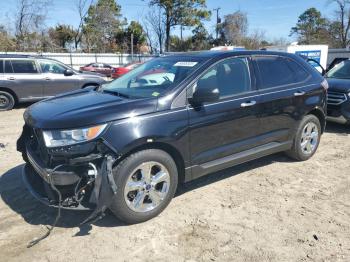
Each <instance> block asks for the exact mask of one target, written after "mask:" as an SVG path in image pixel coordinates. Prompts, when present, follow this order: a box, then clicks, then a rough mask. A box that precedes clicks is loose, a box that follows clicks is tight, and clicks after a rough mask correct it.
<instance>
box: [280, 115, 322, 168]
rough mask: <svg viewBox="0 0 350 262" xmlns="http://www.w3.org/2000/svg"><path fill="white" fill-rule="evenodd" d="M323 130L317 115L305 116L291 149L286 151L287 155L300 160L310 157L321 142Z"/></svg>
mask: <svg viewBox="0 0 350 262" xmlns="http://www.w3.org/2000/svg"><path fill="white" fill-rule="evenodd" d="M307 129H308V130H307ZM316 129H317V130H316ZM310 130H311V132H309V131H310ZM321 130H322V129H321V124H320V120H319V119H318V118H317V117H316V116H314V115H307V116H305V117H304V118H303V119H302V120H301V122H300V124H299V127H298V129H297V132H296V135H295V138H294V141H293V145H292V148H291V150H289V151H287V152H286V153H287V155H288V156H290V157H291V158H293V159H295V160H298V161H306V160H308V159H310V158H311V157H312V156H313V155H314V154H315V152H316V151H317V148H318V146H319V144H320V139H321V132H322V131H321ZM304 145H305V146H304Z"/></svg>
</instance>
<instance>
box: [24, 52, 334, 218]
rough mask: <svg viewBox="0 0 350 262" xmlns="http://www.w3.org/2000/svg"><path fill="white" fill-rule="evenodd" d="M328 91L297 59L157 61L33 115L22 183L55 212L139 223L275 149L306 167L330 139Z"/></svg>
mask: <svg viewBox="0 0 350 262" xmlns="http://www.w3.org/2000/svg"><path fill="white" fill-rule="evenodd" d="M159 69H162V72H161V73H159ZM151 72H156V73H154V74H152V73H151ZM326 88H327V82H326V81H325V80H324V78H323V77H322V76H321V75H320V74H319V73H318V72H317V71H316V70H314V69H313V68H312V67H311V66H310V65H309V64H308V63H306V62H305V60H303V59H302V58H300V57H297V56H295V55H293V54H285V53H277V52H259V51H240V52H238V51H237V52H200V53H184V54H177V55H173V56H165V57H161V58H156V59H153V60H151V61H149V62H147V63H145V64H143V65H140V66H139V67H138V68H136V69H135V70H133V71H131V72H129V73H127V74H126V75H124V76H121V77H120V78H118V79H116V80H114V81H112V82H110V83H108V84H104V85H102V86H101V87H100V88H99V89H89V90H79V91H75V92H72V93H66V94H63V95H60V96H57V97H55V98H51V99H48V100H45V101H41V102H39V103H37V104H35V105H32V106H31V107H29V108H28V109H27V110H26V111H25V113H24V119H25V126H24V129H23V133H22V135H21V137H20V138H19V140H18V142H17V148H18V151H20V152H21V153H22V154H23V158H24V160H25V161H26V163H27V164H26V166H25V168H24V172H23V176H24V181H25V183H26V185H27V187H28V188H29V190H30V191H31V192H32V193H33V195H34V196H36V197H37V198H38V199H39V200H40V201H42V202H43V203H46V204H47V205H50V206H56V207H59V208H62V207H63V208H67V209H76V210H79V209H80V210H81V209H95V211H94V212H93V213H92V215H91V217H90V218H91V219H93V218H94V216H95V215H96V216H99V215H100V214H101V213H103V212H104V210H105V209H106V208H110V209H111V210H112V212H113V213H114V214H115V215H116V216H117V217H119V218H120V219H121V220H123V221H125V222H127V223H138V222H142V221H146V220H148V219H151V218H152V217H154V216H156V215H158V214H159V213H160V212H161V211H162V210H163V209H165V207H166V206H167V205H168V204H169V202H170V201H171V199H172V198H173V196H174V194H175V191H176V188H177V186H178V183H181V182H187V181H191V180H193V179H196V178H198V177H201V176H204V175H206V174H209V173H212V172H215V171H218V170H221V169H224V168H228V167H231V166H233V165H237V164H240V163H243V162H247V161H251V160H254V159H257V158H260V157H263V156H266V155H270V154H273V153H277V152H282V151H285V152H287V153H288V155H289V156H291V157H293V158H294V159H296V160H300V161H304V160H307V159H309V158H311V157H312V156H313V155H314V153H315V152H316V150H317V148H318V145H319V142H320V139H321V134H322V133H323V131H324V129H325V111H326V93H327V90H326Z"/></svg>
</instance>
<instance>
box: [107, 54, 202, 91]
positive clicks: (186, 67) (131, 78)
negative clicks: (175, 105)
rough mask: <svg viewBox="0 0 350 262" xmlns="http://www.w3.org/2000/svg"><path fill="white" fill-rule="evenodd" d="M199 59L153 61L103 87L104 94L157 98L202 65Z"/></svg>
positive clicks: (177, 57) (162, 59) (177, 58)
mask: <svg viewBox="0 0 350 262" xmlns="http://www.w3.org/2000/svg"><path fill="white" fill-rule="evenodd" d="M201 61H202V59H200V58H199V57H195V58H191V57H180V56H168V57H162V58H156V59H152V60H151V61H149V62H147V63H144V64H142V65H140V66H138V67H137V68H136V69H134V70H132V71H130V72H128V73H127V74H125V75H123V76H121V77H120V78H118V79H116V80H114V81H112V82H110V83H108V84H104V85H103V86H102V91H103V92H109V93H114V94H116V95H119V96H123V97H127V98H148V97H157V96H160V95H162V94H163V93H165V91H166V90H170V89H172V88H174V87H175V86H176V85H177V84H179V83H180V82H181V81H182V80H184V79H185V78H186V77H187V76H188V75H189V74H190V73H191V72H193V71H194V70H195V69H196V68H197V67H198V66H199V65H200V64H201Z"/></svg>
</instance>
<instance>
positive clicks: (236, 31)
mask: <svg viewBox="0 0 350 262" xmlns="http://www.w3.org/2000/svg"><path fill="white" fill-rule="evenodd" d="M222 30H223V34H224V36H225V40H226V41H227V42H229V43H230V44H233V45H241V44H242V41H243V39H244V38H245V37H246V35H247V32H248V18H247V14H246V13H244V12H241V11H236V12H234V13H233V14H229V15H225V20H224V23H223V25H222Z"/></svg>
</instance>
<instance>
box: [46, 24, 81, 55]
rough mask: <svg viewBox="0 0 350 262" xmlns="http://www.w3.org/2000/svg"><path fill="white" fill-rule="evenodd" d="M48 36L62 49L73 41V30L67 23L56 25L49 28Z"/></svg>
mask: <svg viewBox="0 0 350 262" xmlns="http://www.w3.org/2000/svg"><path fill="white" fill-rule="evenodd" d="M48 33H49V36H50V38H51V39H52V41H53V42H54V44H55V45H56V46H58V47H60V48H62V49H66V48H67V45H68V44H70V43H72V42H73V41H74V36H75V34H76V32H75V30H73V28H72V27H71V26H69V25H57V26H55V27H54V28H50V29H49V32H48Z"/></svg>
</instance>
